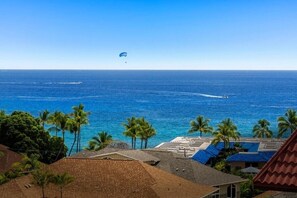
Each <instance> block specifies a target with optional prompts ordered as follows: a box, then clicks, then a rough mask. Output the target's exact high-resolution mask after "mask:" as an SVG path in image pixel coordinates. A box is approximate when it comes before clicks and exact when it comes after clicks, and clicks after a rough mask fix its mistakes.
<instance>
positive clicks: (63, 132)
mask: <svg viewBox="0 0 297 198" xmlns="http://www.w3.org/2000/svg"><path fill="white" fill-rule="evenodd" d="M62 134H63V143H65V130H63V131H62Z"/></svg>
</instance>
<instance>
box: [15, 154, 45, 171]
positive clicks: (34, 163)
mask: <svg viewBox="0 0 297 198" xmlns="http://www.w3.org/2000/svg"><path fill="white" fill-rule="evenodd" d="M38 159H39V156H38V155H31V156H30V157H28V156H27V155H25V156H24V157H23V158H22V160H21V161H20V162H16V163H14V164H13V168H14V169H15V170H19V171H20V173H21V174H24V173H28V172H32V171H34V170H37V169H39V168H40V167H41V163H40V162H39V160H38Z"/></svg>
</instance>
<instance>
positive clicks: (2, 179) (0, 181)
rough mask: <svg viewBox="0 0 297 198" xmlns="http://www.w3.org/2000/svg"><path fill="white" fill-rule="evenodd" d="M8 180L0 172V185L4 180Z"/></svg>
mask: <svg viewBox="0 0 297 198" xmlns="http://www.w3.org/2000/svg"><path fill="white" fill-rule="evenodd" d="M8 181H9V179H8V178H7V177H6V175H5V174H3V173H0V185H1V184H4V183H5V182H8Z"/></svg>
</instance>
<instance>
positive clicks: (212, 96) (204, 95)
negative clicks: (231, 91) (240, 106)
mask: <svg viewBox="0 0 297 198" xmlns="http://www.w3.org/2000/svg"><path fill="white" fill-rule="evenodd" d="M198 95H199V96H203V97H206V98H228V96H216V95H210V94H202V93H200V94H198Z"/></svg>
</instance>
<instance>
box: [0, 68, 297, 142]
mask: <svg viewBox="0 0 297 198" xmlns="http://www.w3.org/2000/svg"><path fill="white" fill-rule="evenodd" d="M0 90H1V97H0V109H2V110H5V111H6V112H7V113H11V112H12V111H15V110H22V111H28V112H30V113H32V114H33V115H35V116H37V115H38V114H39V112H40V111H42V110H45V109H47V110H49V111H52V112H53V111H55V110H59V111H63V112H66V113H68V112H71V111H72V109H71V108H72V106H74V105H79V104H80V103H83V104H84V105H85V109H86V110H87V111H90V112H91V115H90V117H89V119H90V120H89V122H90V124H89V125H87V126H85V127H84V128H83V129H82V143H83V146H86V145H87V142H88V141H89V139H91V137H93V136H94V135H95V134H97V132H99V131H102V130H104V131H107V132H109V133H110V134H111V135H112V136H113V138H114V139H117V140H123V141H126V142H128V143H130V139H128V138H126V137H124V136H123V134H122V133H123V130H124V128H123V126H122V123H123V122H125V120H126V119H127V118H128V117H131V116H139V117H140V116H144V117H145V118H146V119H147V120H148V121H150V122H151V123H152V124H153V126H154V127H155V129H156V130H157V135H156V136H155V137H154V138H152V139H151V140H150V142H149V146H150V147H153V146H156V145H158V144H159V143H161V142H163V141H170V140H171V139H173V138H175V137H176V136H185V135H188V132H187V131H188V130H189V122H190V121H191V120H192V119H194V118H195V117H197V116H198V115H204V116H205V117H208V118H210V119H211V125H212V126H214V127H215V126H216V125H217V124H218V123H219V122H220V121H221V120H223V119H225V118H231V119H232V120H233V121H234V122H235V123H236V125H237V126H238V129H239V131H240V132H241V134H242V136H252V128H253V126H254V124H256V122H257V121H258V120H259V119H262V118H265V119H267V120H269V121H270V122H271V127H272V129H273V131H276V124H277V123H276V120H277V117H279V116H282V115H284V113H285V111H286V110H287V109H288V108H293V109H297V71H37V70H35V71H27V70H26V71H24V70H23V71H13V70H0ZM195 135H198V134H193V135H191V136H195ZM66 137H67V145H68V146H69V145H70V143H71V142H72V135H70V134H68V135H67V136H66Z"/></svg>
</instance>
